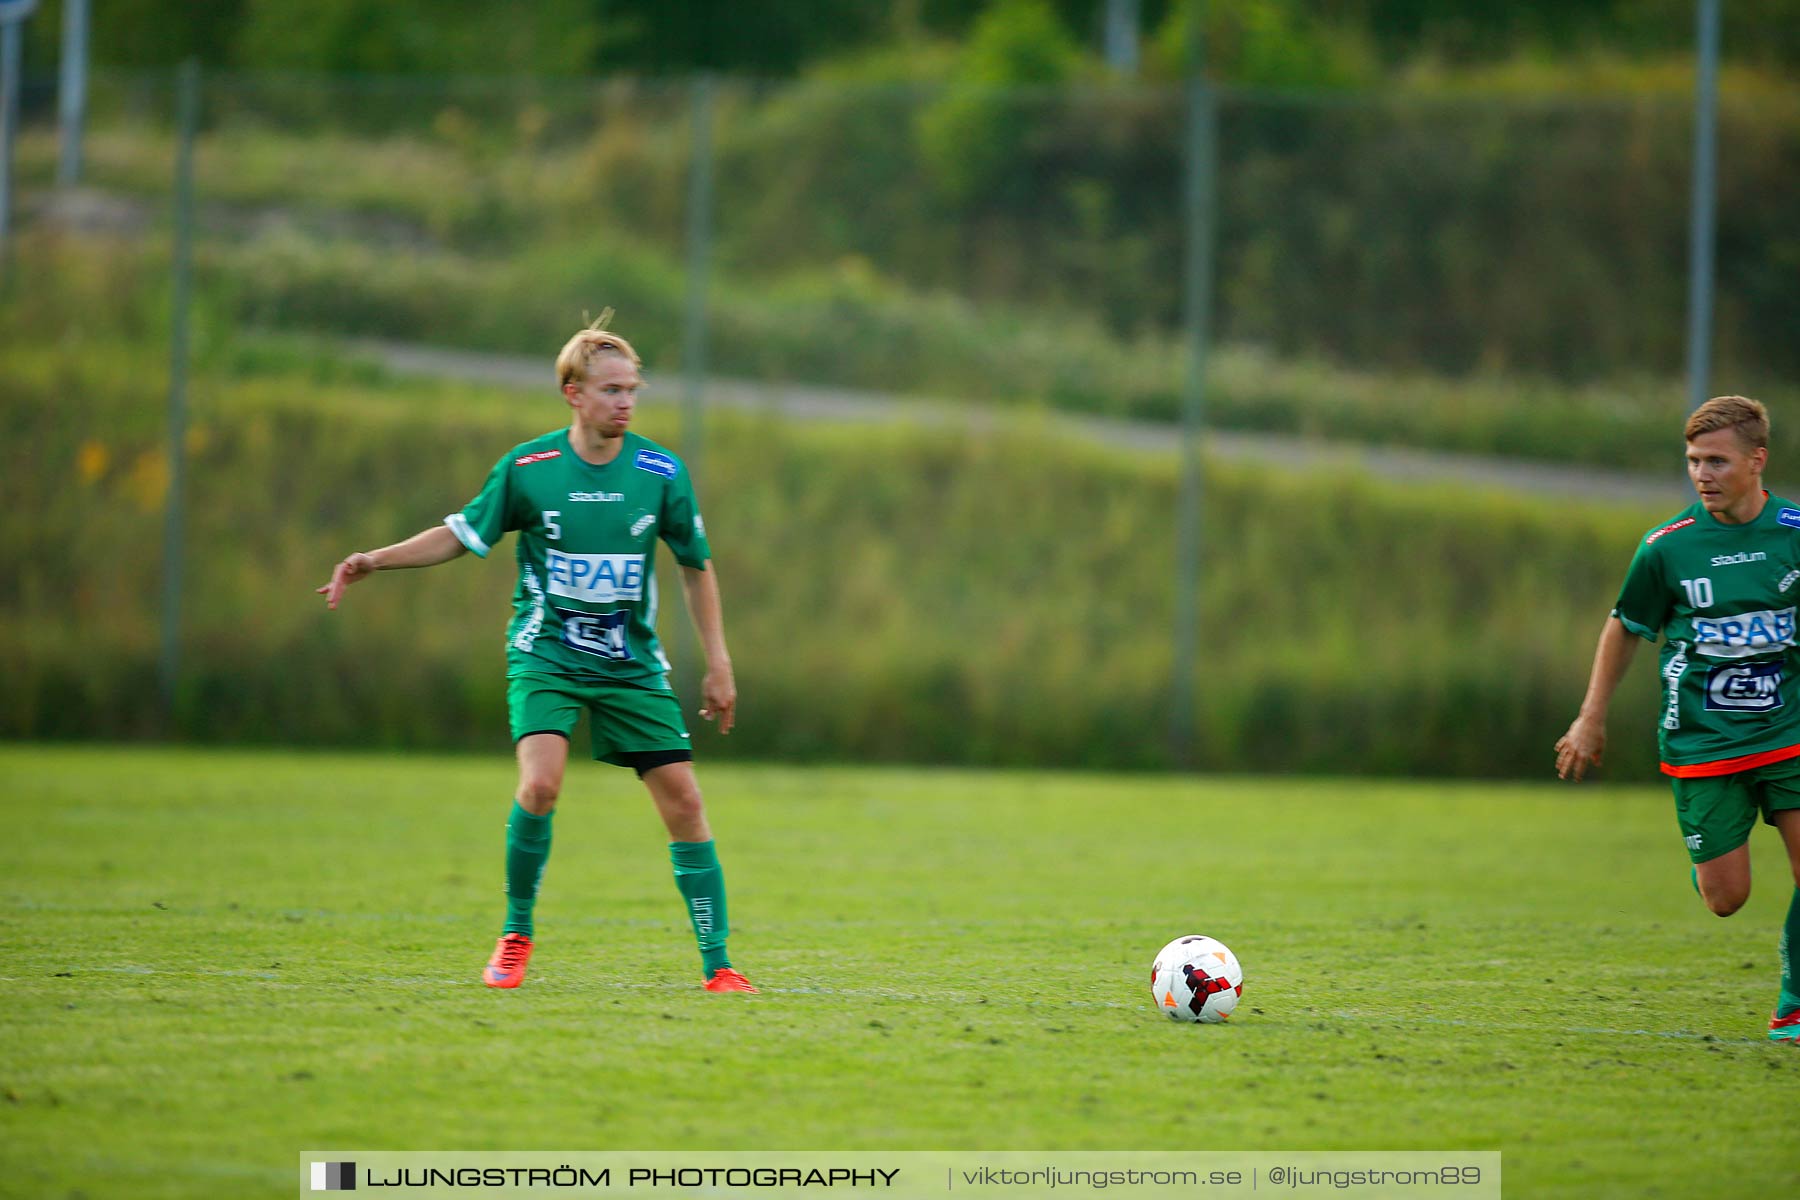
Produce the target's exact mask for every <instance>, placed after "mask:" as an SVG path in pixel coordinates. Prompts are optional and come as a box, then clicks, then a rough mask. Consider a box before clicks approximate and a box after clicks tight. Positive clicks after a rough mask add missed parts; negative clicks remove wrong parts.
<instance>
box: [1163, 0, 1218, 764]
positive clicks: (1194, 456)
mask: <svg viewBox="0 0 1800 1200" xmlns="http://www.w3.org/2000/svg"><path fill="white" fill-rule="evenodd" d="M1205 7H1206V6H1205V2H1204V0H1191V2H1190V4H1189V6H1188V21H1189V24H1188V64H1187V74H1188V79H1187V146H1186V156H1185V157H1186V167H1187V170H1186V172H1185V181H1184V182H1185V186H1184V193H1185V194H1184V196H1183V200H1184V202H1185V207H1186V210H1187V256H1186V257H1187V262H1186V278H1185V280H1184V285H1183V290H1182V308H1183V311H1184V313H1185V317H1186V322H1185V323H1186V326H1187V331H1186V332H1187V343H1188V362H1187V378H1186V382H1185V386H1184V388H1183V391H1182V401H1181V500H1180V510H1179V511H1178V512H1177V513H1176V569H1175V630H1174V644H1173V647H1172V649H1173V654H1172V655H1171V658H1172V660H1173V662H1174V668H1175V677H1174V688H1173V690H1172V695H1171V703H1170V705H1169V747H1170V751H1171V754H1172V757H1173V759H1174V761H1175V763H1176V764H1177V765H1178V766H1182V767H1189V768H1191V767H1193V766H1194V765H1195V763H1196V757H1195V753H1194V733H1195V730H1196V727H1197V724H1198V720H1199V715H1200V709H1199V704H1198V702H1197V698H1196V694H1195V693H1196V687H1195V679H1194V674H1195V669H1196V666H1197V665H1198V660H1199V648H1200V561H1201V538H1200V526H1201V521H1200V517H1201V510H1202V507H1203V502H1204V499H1205V494H1206V479H1205V474H1204V464H1203V463H1202V460H1201V456H1200V451H1201V439H1202V435H1203V430H1202V424H1203V421H1204V418H1205V404H1206V349H1207V337H1208V330H1209V328H1210V326H1211V323H1212V252H1213V246H1212V241H1213V190H1214V177H1215V174H1216V168H1215V161H1216V159H1217V132H1216V125H1217V121H1218V114H1217V111H1216V108H1215V106H1214V103H1213V94H1212V90H1211V88H1209V87H1208V86H1207V83H1206V79H1205V76H1204V74H1203V71H1202V64H1203V61H1204V55H1203V51H1204V49H1205V47H1204V44H1203V41H1202V33H1203V30H1202V23H1203V19H1204V15H1205Z"/></svg>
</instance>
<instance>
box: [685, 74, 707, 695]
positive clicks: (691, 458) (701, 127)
mask: <svg viewBox="0 0 1800 1200" xmlns="http://www.w3.org/2000/svg"><path fill="white" fill-rule="evenodd" d="M715 90H716V88H715V85H714V82H713V78H712V76H711V75H701V76H699V77H698V78H696V79H695V80H694V88H693V110H694V112H693V121H694V125H693V142H692V145H691V156H690V159H689V163H688V194H687V306H686V308H687V312H686V315H685V317H684V319H683V323H682V335H681V373H682V395H681V456H682V458H683V459H684V460H686V462H687V468H688V477H689V478H690V479H694V480H696V481H697V480H698V479H699V476H700V455H701V451H702V449H703V428H704V425H705V422H706V278H707V263H708V260H709V259H710V258H711V256H712V209H713V135H712V125H713V104H714V92H715ZM696 487H697V484H696ZM702 503H704V497H702ZM703 511H704V510H703ZM689 616H690V618H691V616H692V614H689ZM677 645H678V647H679V649H678V653H677V656H676V665H677V675H676V690H677V691H678V692H680V693H681V694H682V695H685V696H689V697H694V698H698V696H699V691H700V682H701V677H700V675H701V673H700V670H699V664H700V661H701V657H702V655H701V649H700V646H699V645H698V643H697V641H696V640H695V634H694V628H693V621H692V620H691V619H690V620H688V621H687V622H686V623H684V624H682V625H681V627H680V640H679V642H678V643H677Z"/></svg>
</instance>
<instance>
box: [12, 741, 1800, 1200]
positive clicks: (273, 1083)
mask: <svg viewBox="0 0 1800 1200" xmlns="http://www.w3.org/2000/svg"><path fill="white" fill-rule="evenodd" d="M702 781H703V783H704V784H705V786H706V789H707V792H708V796H709V803H710V807H711V810H712V813H713V818H714V823H715V828H716V831H717V835H718V838H719V843H720V848H721V852H722V855H723V858H724V862H725V865H726V870H727V873H728V876H729V880H730V885H731V914H732V920H733V926H734V929H735V936H734V937H733V939H732V949H733V952H734V958H735V959H736V961H737V963H738V964H739V965H740V966H741V967H743V968H744V970H745V971H746V972H747V973H748V974H749V975H750V976H751V978H752V979H754V980H755V981H756V982H758V983H759V984H760V985H761V986H762V988H763V989H764V990H763V994H762V995H760V996H755V997H744V996H711V995H708V994H706V993H704V992H702V991H701V990H700V988H699V987H698V967H697V959H696V956H695V954H694V951H693V945H692V938H691V934H690V933H689V931H688V929H687V927H686V925H685V920H684V917H683V914H682V911H681V907H680V904H679V901H678V898H677V895H676V892H675V889H674V886H673V884H672V882H671V880H670V876H669V870H668V866H667V861H666V853H665V850H664V838H663V836H662V834H661V830H660V827H659V826H658V825H657V823H656V821H655V819H654V817H653V815H652V813H651V811H650V808H649V804H648V801H647V800H646V799H645V798H644V797H643V796H642V794H641V790H640V789H639V787H638V785H637V784H636V782H635V781H634V780H633V779H632V777H631V776H630V775H629V774H628V773H626V772H623V771H618V770H615V769H612V768H603V767H598V766H594V765H592V764H588V763H585V762H576V763H573V764H572V766H571V772H570V776H569V780H568V785H567V788H566V790H565V795H564V800H563V804H562V806H561V810H560V812H559V815H558V817H557V826H556V842H555V849H554V853H553V855H552V858H551V862H550V867H549V871H548V874H547V876H546V882H545V889H544V895H543V899H542V901H541V903H540V905H539V926H538V933H539V939H540V940H539V949H538V952H537V958H536V961H535V962H534V964H533V971H532V975H531V978H530V980H529V981H528V983H527V985H526V986H525V987H524V988H522V989H521V990H519V991H517V992H493V991H490V990H488V989H486V988H484V987H482V986H481V985H480V983H479V982H478V972H479V969H480V967H481V964H482V962H483V961H484V960H485V958H486V956H487V954H488V951H489V949H490V948H491V944H492V940H493V938H494V936H495V934H496V932H497V930H498V924H499V920H500V915H501V907H502V906H501V895H500V890H501V881H500V870H501V842H502V825H503V823H504V819H505V815H506V811H507V805H508V803H509V796H510V792H511V787H512V770H511V765H510V763H509V762H508V761H507V759H506V757H505V755H504V754H503V753H496V754H494V755H493V756H491V757H463V758H455V757H424V756H419V757H397V756H375V755H369V756H328V755H300V754H280V753H249V752H242V753H240V752H217V751H212V752H192V751H181V750H144V749H104V748H91V747H62V748H36V747H22V746H11V747H4V748H0V794H3V796H4V804H3V809H0V811H3V813H4V825H3V826H0V869H3V871H4V883H3V884H0V895H3V897H4V910H3V920H4V944H5V947H6V956H5V963H4V967H0V973H3V974H4V977H5V996H6V1003H5V1005H4V1006H3V1007H0V1045H3V1047H4V1049H0V1087H3V1089H4V1093H3V1101H0V1146H3V1147H4V1149H0V1179H3V1180H4V1181H5V1182H4V1183H3V1184H0V1192H3V1193H5V1194H11V1195H33V1196H55V1197H60V1196H73V1195H77V1194H79V1195H84V1196H90V1197H98V1196H150V1197H157V1196H209V1195H226V1194H230V1195H236V1196H276V1195H287V1194H290V1193H291V1191H292V1188H293V1180H294V1162H295V1156H296V1153H297V1152H298V1151H301V1150H303V1149H307V1148H323V1147H338V1148H365V1149H371V1150H376V1149H389V1150H396V1149H511V1150H531V1149H544V1150H606V1149H669V1148H707V1149H739V1148H741V1149H783V1148H785V1149H801V1150H804V1149H855V1148H886V1149H931V1148H954V1149H962V1148H981V1149H1077V1148H1096V1149H1097V1148H1110V1149H1182V1150H1204V1149H1218V1150H1267V1149H1345V1150H1360V1149H1449V1148H1455V1149H1478V1150H1490V1149H1497V1150H1500V1151H1502V1152H1503V1154H1504V1173H1505V1180H1506V1185H1507V1186H1506V1190H1507V1194H1508V1195H1519V1196H1567V1197H1592V1196H1650V1195H1664V1196H1684V1197H1688V1196H1719V1197H1744V1196H1774V1195H1794V1194H1800V1145H1797V1141H1796V1138H1795V1137H1794V1115H1795V1112H1796V1108H1795V1096H1796V1094H1797V1089H1800V1052H1795V1051H1794V1050H1791V1049H1787V1048H1783V1047H1778V1046H1774V1045H1771V1044H1770V1043H1768V1042H1767V1041H1766V1040H1765V1039H1764V1037H1763V1030H1764V1026H1765V1023H1766V1021H1767V1018H1768V1012H1769V1008H1770V1005H1771V1002H1772V1000H1773V997H1774V990H1775V982H1776V972H1777V966H1776V951H1775V939H1776V934H1777V930H1778V928H1779V923H1780V920H1781V916H1782V914H1783V912H1784V911H1785V907H1786V904H1787V902H1788V897H1789V895H1790V894H1791V891H1792V882H1791V880H1790V879H1789V878H1788V876H1787V870H1786V863H1785V860H1784V859H1783V858H1782V856H1781V853H1780V847H1779V845H1778V842H1777V839H1775V838H1774V836H1773V831H1770V830H1766V829H1759V831H1758V832H1757V834H1756V836H1755V839H1754V841H1753V845H1754V848H1755V853H1756V859H1755V869H1756V871H1757V873H1758V890H1757V892H1756V894H1755V895H1754V896H1753V897H1752V899H1751V901H1750V904H1749V905H1748V907H1747V908H1746V909H1745V910H1744V911H1743V912H1742V913H1740V914H1738V915H1737V916H1735V917H1733V918H1732V919H1731V920H1730V921H1720V920H1718V919H1717V918H1715V917H1712V916H1710V915H1709V914H1707V913H1706V912H1705V911H1704V910H1703V909H1702V908H1701V906H1700V904H1699V903H1698V901H1697V900H1696V898H1695V897H1694V895H1693V893H1692V891H1691V890H1690V889H1689V886H1688V882H1687V866H1686V860H1685V856H1684V855H1683V853H1682V850H1681V844H1680V841H1679V839H1678V838H1677V836H1676V834H1675V830H1674V826H1673V820H1672V817H1671V814H1670V812H1669V802H1668V799H1667V793H1666V791H1665V790H1664V789H1662V788H1661V787H1659V786H1656V785H1655V784H1654V783H1646V784H1644V785H1643V786H1629V787H1626V786H1613V787H1608V786H1598V787H1596V786H1583V787H1580V788H1575V787H1561V786H1555V785H1552V784H1546V785H1544V786H1516V785H1511V786H1493V785H1480V784H1466V783H1463V784H1449V785H1446V784H1437V783H1429V782H1367V781H1364V782H1338V781H1330V780H1317V779H1275V780H1272V779H1192V778H1171V777H1117V776H1097V775H1094V776H1089V775H1052V774H1023V773H992V774H984V773H968V772H948V771H946V772H933V771H921V770H855V769H805V770H800V769H784V768H777V767H739V766H725V765H705V766H703V769H702ZM1193 932H1204V933H1210V934H1213V935H1215V936H1217V937H1219V938H1221V939H1223V940H1224V941H1226V942H1227V943H1228V944H1230V945H1231V946H1232V947H1233V948H1234V949H1235V950H1236V951H1237V953H1238V954H1239V956H1240V957H1241V959H1242V960H1243V962H1244V966H1245V971H1246V977H1247V982H1246V986H1245V993H1244V1002H1243V1005H1242V1007H1240V1009H1239V1010H1238V1015H1237V1016H1236V1017H1234V1018H1233V1020H1232V1022H1231V1023H1230V1024H1229V1025H1226V1026H1220V1027H1195V1026H1189V1025H1178V1024H1175V1023H1173V1022H1170V1021H1168V1020H1166V1019H1165V1018H1163V1017H1162V1016H1161V1015H1159V1014H1158V1013H1157V1012H1156V1011H1154V1010H1153V1009H1152V1007H1151V1006H1150V1004H1149V1002H1148V987H1147V983H1148V978H1149V964H1150V959H1151V957H1152V956H1153V954H1154V953H1155V951H1156V950H1157V949H1158V948H1159V947H1160V946H1161V945H1162V944H1163V943H1164V942H1165V941H1167V940H1169V939H1170V938H1172V937H1175V936H1177V935H1181V934H1186V933H1193Z"/></svg>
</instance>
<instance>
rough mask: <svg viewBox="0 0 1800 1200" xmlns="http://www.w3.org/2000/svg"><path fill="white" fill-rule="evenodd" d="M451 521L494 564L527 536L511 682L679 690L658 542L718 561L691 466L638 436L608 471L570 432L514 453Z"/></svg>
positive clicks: (687, 562)
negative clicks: (662, 624)
mask: <svg viewBox="0 0 1800 1200" xmlns="http://www.w3.org/2000/svg"><path fill="white" fill-rule="evenodd" d="M444 524H445V525H448V526H449V527H450V532H452V533H454V534H455V535H456V539H457V540H458V541H459V542H461V543H462V544H463V545H464V546H466V547H468V548H469V549H470V550H472V551H474V552H475V553H476V554H478V555H480V556H481V557H483V558H485V557H487V553H488V551H489V550H490V549H492V548H493V547H494V546H495V545H497V544H498V543H499V541H500V539H501V538H502V537H504V536H505V535H506V534H507V533H508V532H509V531H513V530H516V531H518V534H519V538H518V542H517V543H516V549H515V554H514V557H515V558H517V559H518V563H519V583H518V586H517V587H516V588H515V589H514V590H513V617H512V621H511V622H510V623H509V624H508V625H507V629H506V662H507V676H508V677H509V678H511V677H515V676H519V675H556V676H567V677H572V678H577V679H585V680H599V681H604V682H608V683H619V684H627V685H631V686H636V687H650V688H662V689H667V688H668V686H669V681H668V671H669V660H668V659H667V658H666V657H664V655H663V651H662V646H661V645H660V644H659V643H658V642H657V640H656V540H657V539H658V538H661V539H662V540H663V541H665V542H667V543H668V544H669V549H671V550H672V551H674V553H675V559H676V561H677V562H679V563H681V564H682V565H683V566H687V567H704V566H705V565H706V563H707V560H708V559H710V558H711V557H712V552H711V551H710V550H709V549H708V547H707V544H706V525H705V522H703V521H702V520H701V519H700V510H699V507H698V505H697V504H696V503H695V501H694V489H693V485H692V484H691V483H690V482H689V480H688V473H687V468H686V467H685V466H683V465H682V462H681V460H680V459H678V458H676V457H675V456H674V455H673V454H671V453H669V452H668V451H667V450H665V449H663V448H662V447H661V446H658V445H657V444H656V443H654V442H652V441H650V440H649V439H647V438H643V437H639V436H638V435H637V434H635V433H627V434H626V435H625V436H624V439H623V441H622V442H621V444H620V446H619V453H618V454H617V455H616V456H615V457H614V458H613V460H612V461H611V462H609V463H607V464H605V465H604V466H598V467H597V466H594V465H593V464H592V463H589V462H586V461H584V460H583V459H582V458H581V456H580V455H578V454H576V453H575V449H574V447H573V446H572V445H571V444H570V442H569V431H568V430H567V429H559V430H557V431H556V432H554V433H546V434H545V435H544V436H542V437H540V438H535V439H533V440H532V441H529V442H525V443H522V444H521V445H518V446H514V447H513V448H512V449H511V450H508V451H507V452H506V453H505V454H504V455H503V456H501V459H500V461H499V462H497V463H495V464H494V469H493V470H492V471H490V472H488V477H487V482H486V483H485V484H483V485H482V488H481V492H480V494H478V495H477V496H476V497H475V498H474V499H473V500H471V501H469V503H468V504H467V505H466V506H465V507H464V508H463V510H462V511H461V512H457V513H451V514H450V515H449V516H447V517H445V518H444Z"/></svg>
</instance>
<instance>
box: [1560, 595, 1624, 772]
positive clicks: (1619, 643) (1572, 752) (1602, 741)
mask: <svg viewBox="0 0 1800 1200" xmlns="http://www.w3.org/2000/svg"><path fill="white" fill-rule="evenodd" d="M1637 644H1638V639H1637V636H1636V635H1635V634H1633V633H1632V632H1631V631H1630V630H1629V629H1627V628H1625V625H1624V623H1623V622H1622V621H1620V620H1619V618H1617V617H1608V618H1607V619H1606V625H1605V626H1604V627H1603V628H1602V629H1601V630H1600V644H1599V645H1598V646H1596V647H1595V648H1594V669H1593V672H1592V673H1591V674H1590V675H1589V676H1588V690H1587V696H1586V697H1585V698H1584V699H1583V700H1582V701H1581V712H1580V713H1578V714H1577V715H1576V717H1575V722H1574V724H1572V725H1570V726H1569V732H1567V733H1565V734H1563V735H1562V737H1560V738H1558V739H1557V741H1556V774H1557V777H1558V778H1559V779H1570V778H1573V779H1580V778H1581V777H1582V776H1584V775H1586V774H1587V772H1588V768H1589V767H1597V766H1599V765H1600V759H1601V756H1602V755H1603V754H1605V752H1606V709H1607V706H1609V705H1610V704H1611V703H1612V698H1613V692H1615V691H1617V690H1618V687H1619V680H1621V679H1623V678H1624V677H1625V668H1626V667H1629V666H1630V665H1631V656H1632V655H1633V654H1634V653H1636V651H1637Z"/></svg>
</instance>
